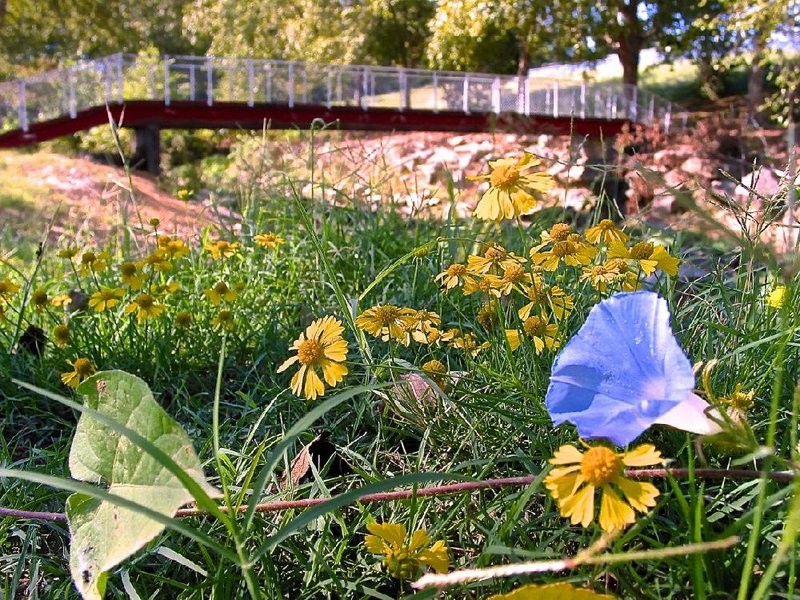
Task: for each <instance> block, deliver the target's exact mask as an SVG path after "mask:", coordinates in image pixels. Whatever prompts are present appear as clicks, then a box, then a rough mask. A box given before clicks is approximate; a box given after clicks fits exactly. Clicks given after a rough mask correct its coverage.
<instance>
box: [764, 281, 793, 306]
mask: <svg viewBox="0 0 800 600" xmlns="http://www.w3.org/2000/svg"><path fill="white" fill-rule="evenodd" d="M787 294H788V290H787V289H786V286H785V285H778V286H775V289H773V290H772V291H771V292H770V293H769V294H767V306H769V307H770V308H775V309H781V308H783V305H784V304H786V296H787Z"/></svg>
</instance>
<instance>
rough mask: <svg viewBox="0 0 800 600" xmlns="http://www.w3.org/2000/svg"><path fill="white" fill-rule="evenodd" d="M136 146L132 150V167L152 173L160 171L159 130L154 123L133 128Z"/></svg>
mask: <svg viewBox="0 0 800 600" xmlns="http://www.w3.org/2000/svg"><path fill="white" fill-rule="evenodd" d="M133 131H134V134H135V138H136V139H135V144H136V147H135V149H134V152H133V161H132V164H133V166H134V168H138V169H142V170H144V171H147V172H148V173H152V174H153V175H158V174H159V173H160V172H161V130H160V129H159V128H158V126H156V125H147V126H145V127H136V128H135V129H134V130H133Z"/></svg>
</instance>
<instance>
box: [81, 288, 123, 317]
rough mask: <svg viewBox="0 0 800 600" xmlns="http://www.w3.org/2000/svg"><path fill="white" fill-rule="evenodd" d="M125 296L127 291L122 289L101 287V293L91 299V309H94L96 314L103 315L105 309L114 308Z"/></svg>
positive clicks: (95, 294)
mask: <svg viewBox="0 0 800 600" xmlns="http://www.w3.org/2000/svg"><path fill="white" fill-rule="evenodd" d="M124 295H125V291H124V290H123V289H121V288H108V287H101V288H100V290H99V291H97V292H95V293H94V294H92V295H91V297H90V298H89V307H90V308H93V309H94V310H95V312H99V313H101V312H103V311H104V310H105V309H107V308H113V307H115V306H116V305H117V304H119V299H120V298H122V296H124Z"/></svg>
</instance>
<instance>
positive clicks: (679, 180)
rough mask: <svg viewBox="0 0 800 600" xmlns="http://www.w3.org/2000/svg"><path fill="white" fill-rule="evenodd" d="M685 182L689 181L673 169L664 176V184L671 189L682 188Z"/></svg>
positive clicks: (684, 174)
mask: <svg viewBox="0 0 800 600" xmlns="http://www.w3.org/2000/svg"><path fill="white" fill-rule="evenodd" d="M687 181H689V177H687V175H686V173H684V172H683V171H682V170H679V169H673V170H672V171H667V172H666V173H665V174H664V183H665V184H667V186H669V187H671V188H676V187H682V186H683V185H684V184H685V183H686V182H687Z"/></svg>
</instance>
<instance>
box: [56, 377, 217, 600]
mask: <svg viewBox="0 0 800 600" xmlns="http://www.w3.org/2000/svg"><path fill="white" fill-rule="evenodd" d="M78 392H79V393H81V394H82V395H83V396H84V398H85V404H86V405H87V406H89V407H90V408H93V409H94V410H96V411H97V412H99V413H101V414H103V415H106V416H108V417H111V418H113V419H114V420H115V421H116V422H118V423H120V424H122V425H124V426H125V427H127V428H128V429H131V430H132V431H134V432H136V433H138V434H139V435H140V436H142V437H143V438H145V439H146V440H148V441H149V442H151V443H152V444H153V445H155V446H156V447H157V448H158V449H160V450H161V451H162V452H164V453H165V454H166V455H167V456H169V457H170V458H172V460H173V461H175V463H177V464H178V465H179V466H180V467H181V468H182V469H183V470H184V471H186V473H187V474H188V475H190V476H191V477H192V479H194V480H195V481H197V482H198V483H199V484H200V485H201V486H202V487H203V489H204V490H205V491H206V492H207V493H208V494H209V495H214V496H216V495H218V493H217V492H216V490H214V489H213V488H212V487H211V486H210V485H209V484H208V483H207V482H206V481H205V478H204V476H203V471H202V467H201V465H200V460H199V459H198V457H197V454H196V453H195V451H194V448H193V447H192V442H191V440H190V439H189V436H188V435H187V434H186V432H185V431H184V430H183V429H182V428H181V426H180V425H178V423H177V422H176V421H175V420H174V419H172V418H171V417H170V416H169V415H168V414H167V413H166V412H165V411H164V410H163V409H162V408H161V407H160V406H159V405H158V404H157V403H156V401H155V399H154V398H153V394H152V393H151V392H150V388H149V387H148V386H147V384H146V383H145V382H144V381H142V380H141V379H139V378H138V377H136V376H134V375H130V374H128V373H124V372H122V371H104V372H101V373H97V374H96V375H94V376H93V377H91V378H89V379H87V380H86V381H85V382H84V383H82V384H81V385H80V386H79V387H78ZM69 468H70V473H71V474H72V476H73V477H74V478H75V479H80V480H82V481H90V482H93V483H105V484H107V485H108V486H109V492H111V493H113V494H117V495H119V496H123V497H125V498H127V499H129V500H132V501H134V502H136V503H137V504H141V505H144V506H147V507H148V508H150V509H151V510H154V511H157V512H159V513H161V514H163V515H166V516H170V517H171V516H172V515H174V514H175V511H176V510H177V509H178V508H180V507H181V506H182V505H184V504H186V503H187V502H188V501H190V500H191V499H192V495H191V494H190V493H189V492H188V491H187V490H186V488H185V487H184V486H183V484H182V483H181V482H180V481H179V480H178V478H177V477H176V476H175V475H174V474H173V473H171V472H170V471H169V469H168V468H167V467H166V466H165V465H164V464H162V463H161V462H160V461H159V460H157V459H156V458H155V457H153V456H151V455H150V454H148V453H147V452H145V451H144V450H143V449H142V448H140V447H139V446H137V445H136V444H134V443H133V442H132V441H131V440H129V439H127V438H126V437H124V436H121V435H120V434H119V433H117V432H116V431H114V430H112V429H110V428H109V427H108V426H106V425H104V424H103V423H101V422H99V421H98V420H97V419H95V418H92V417H90V416H89V415H86V414H84V415H82V416H81V418H80V420H79V421H78V428H77V431H76V433H75V438H74V439H73V440H72V447H71V448H70V455H69ZM66 511H67V518H68V520H69V528H70V532H71V534H72V543H71V545H70V569H71V572H72V578H73V580H74V582H75V585H76V586H77V588H78V590H79V591H80V593H81V595H82V596H83V597H84V598H86V599H87V600H99V599H100V598H102V597H103V594H104V593H105V586H106V578H107V573H108V571H109V570H110V569H112V568H113V567H115V566H116V565H118V564H119V563H120V562H122V561H123V560H125V559H126V558H127V557H129V556H130V555H131V554H133V553H134V552H136V551H137V550H139V549H140V548H141V547H142V546H144V545H145V544H147V542H149V541H150V540H152V539H153V538H154V537H156V536H157V535H158V534H159V533H160V532H161V531H162V530H163V529H164V525H163V524H161V523H158V522H157V521H154V520H153V519H151V518H149V517H147V516H145V515H143V514H141V513H139V512H137V511H135V510H131V509H128V508H122V507H120V506H115V505H113V504H110V503H108V502H104V501H100V500H97V499H95V498H91V497H89V496H87V495H85V494H73V495H71V496H70V497H69V499H68V500H67V506H66Z"/></svg>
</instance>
